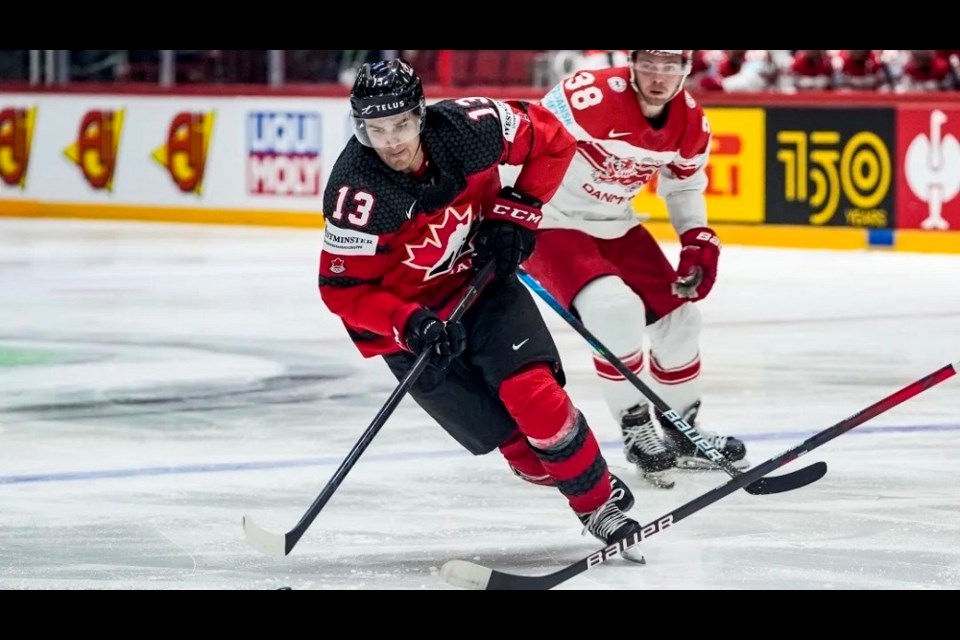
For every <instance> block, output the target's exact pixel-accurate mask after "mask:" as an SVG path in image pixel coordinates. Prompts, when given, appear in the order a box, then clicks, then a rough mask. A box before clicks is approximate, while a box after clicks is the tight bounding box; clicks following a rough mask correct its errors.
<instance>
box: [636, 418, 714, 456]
mask: <svg viewBox="0 0 960 640" xmlns="http://www.w3.org/2000/svg"><path fill="white" fill-rule="evenodd" d="M714 435H716V434H714ZM623 442H624V444H625V445H626V447H627V448H628V449H630V448H632V447H633V445H635V444H636V445H638V446H639V447H640V450H641V451H643V452H644V453H646V454H651V455H653V454H657V453H663V452H664V451H666V447H664V446H663V441H662V440H660V436H659V435H657V430H656V428H655V427H654V426H653V422H647V423H646V424H641V425H639V426H636V427H633V426H625V427H624V428H623Z"/></svg>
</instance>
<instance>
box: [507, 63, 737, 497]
mask: <svg viewBox="0 0 960 640" xmlns="http://www.w3.org/2000/svg"><path fill="white" fill-rule="evenodd" d="M691 53H692V52H691V50H681V49H677V50H664V49H660V50H636V51H631V54H630V60H631V62H630V66H628V67H619V68H612V69H603V70H597V71H581V72H579V73H576V74H574V75H573V76H571V77H569V78H567V79H565V80H563V81H562V82H561V83H560V84H559V85H557V86H556V87H554V88H553V89H552V90H551V91H550V92H549V93H548V94H547V95H546V97H545V98H544V99H543V100H542V101H541V104H543V106H545V107H546V108H547V109H549V110H550V111H552V112H553V113H554V114H555V115H556V116H557V117H558V118H559V119H560V121H561V122H563V123H564V125H565V126H566V128H567V129H568V130H569V131H570V132H571V133H573V135H574V136H575V137H576V138H577V154H576V156H575V157H574V160H573V162H572V163H571V164H570V166H569V168H568V169H567V173H566V176H565V177H564V179H563V183H562V185H561V186H560V188H559V190H558V191H557V193H556V195H555V196H554V198H553V199H552V200H551V201H550V202H549V203H548V204H547V205H545V206H544V208H543V212H544V221H543V223H541V225H540V229H541V230H540V232H539V233H538V236H537V247H536V250H535V251H534V253H533V255H532V257H531V258H530V259H529V260H528V261H527V263H526V264H525V268H526V269H527V270H528V271H529V272H530V274H531V275H532V276H533V277H535V278H536V279H537V280H539V281H540V283H541V284H542V285H543V286H544V287H545V288H546V289H547V290H548V291H549V292H550V293H551V294H552V295H553V296H554V297H555V298H556V299H557V300H558V301H559V302H560V303H561V304H563V305H565V306H566V307H567V308H569V309H570V310H571V311H572V312H574V313H576V314H577V315H578V316H579V317H580V319H581V321H582V322H583V324H584V326H585V327H586V328H587V329H588V330H589V331H590V332H591V333H593V334H594V335H595V336H596V337H597V339H598V340H599V341H600V342H601V343H603V344H604V345H605V346H606V347H607V348H608V349H609V350H610V351H611V352H612V353H613V354H614V355H616V356H617V357H618V358H619V359H620V360H621V361H622V362H623V363H624V364H625V365H626V366H627V367H629V368H630V370H631V371H633V372H634V373H636V374H637V375H640V374H641V372H642V371H643V370H644V369H645V368H648V369H649V373H650V378H651V382H650V386H651V388H652V389H653V390H654V391H655V392H656V393H657V395H659V396H660V397H661V398H663V399H664V400H665V401H666V403H667V404H668V405H670V406H671V407H673V408H674V409H676V410H677V411H678V412H680V413H681V415H683V416H684V418H685V419H686V420H687V422H689V423H691V424H694V425H696V419H697V412H698V411H699V409H700V346H699V341H700V323H701V320H700V313H699V311H698V309H697V307H696V306H695V304H694V303H695V302H697V301H700V300H703V299H704V298H706V297H707V295H709V293H710V290H711V289H712V288H713V285H714V281H715V279H716V277H717V264H718V261H719V257H720V246H721V245H720V240H719V239H718V238H717V234H716V233H714V231H713V230H712V229H711V228H710V227H708V226H707V211H706V203H705V199H704V195H703V194H704V190H705V188H706V185H707V176H706V173H705V167H706V164H707V158H708V155H709V148H710V126H709V123H708V121H707V118H706V115H705V114H704V112H703V109H702V108H701V107H700V106H699V105H697V103H696V102H695V101H694V100H693V98H692V97H691V96H690V95H689V94H688V93H687V92H686V91H684V90H683V83H684V79H685V78H686V76H687V75H688V74H689V72H690V66H691V59H690V56H691ZM658 173H659V176H660V178H659V187H658V194H659V195H660V196H661V197H663V198H664V199H665V200H666V203H667V208H668V211H669V214H670V220H671V222H672V224H673V227H674V228H675V229H676V232H677V235H678V237H679V240H680V244H681V245H682V250H681V252H680V259H679V264H678V266H677V268H676V269H674V267H673V266H672V265H671V262H670V261H669V260H668V259H667V258H666V256H665V255H664V253H663V251H662V250H661V249H660V247H659V246H658V244H657V242H656V241H655V240H654V239H653V237H652V236H651V235H650V233H649V232H648V231H647V230H646V229H645V228H644V227H643V225H642V224H640V222H639V221H638V219H637V217H636V215H635V212H634V210H633V206H632V201H633V198H634V196H636V195H637V193H638V192H639V191H640V189H641V188H642V187H643V186H644V185H645V184H646V183H647V182H649V181H650V179H651V178H652V177H653V176H654V175H657V174H658ZM645 336H646V337H647V338H648V339H649V342H650V353H649V358H647V356H646V355H645V353H644V337H645ZM648 365H649V366H648ZM594 366H595V368H596V371H597V374H598V375H599V377H600V378H601V384H602V386H603V391H604V394H605V398H606V401H607V404H608V406H609V408H610V410H611V412H612V413H613V415H614V417H615V419H616V420H617V422H618V423H619V424H620V428H621V431H622V434H623V441H624V451H625V454H626V457H627V460H628V461H630V462H631V463H634V464H636V465H638V467H639V469H640V471H641V472H642V474H643V475H644V477H646V478H647V479H648V480H650V481H651V482H652V483H653V484H655V485H657V486H661V487H665V488H670V487H672V486H673V485H674V479H673V474H672V473H671V471H672V469H673V468H674V467H675V466H678V465H679V466H681V467H687V468H716V465H715V464H714V463H713V462H711V461H709V460H708V459H707V458H706V457H705V456H703V455H702V453H701V452H700V451H699V450H698V449H697V447H696V446H695V445H693V444H692V443H691V442H690V440H689V439H688V438H686V437H685V436H684V435H683V434H682V433H680V432H679V431H677V430H675V429H674V428H673V427H672V425H669V424H667V423H666V421H662V422H663V423H664V424H663V425H662V428H663V435H664V438H665V440H666V442H664V438H661V435H660V432H659V431H658V430H657V429H656V426H655V416H653V415H651V409H650V406H649V403H648V402H647V401H646V399H645V398H644V397H643V395H642V394H641V393H640V391H638V390H637V389H636V388H635V387H634V386H633V385H632V384H631V383H630V382H629V381H628V380H626V379H625V378H624V376H623V375H621V374H620V373H619V372H618V371H617V370H616V369H615V368H614V367H612V366H611V365H610V364H609V363H608V362H607V361H606V360H605V359H604V358H603V357H602V356H600V355H596V356H594ZM700 431H701V433H702V434H703V435H704V436H706V437H708V438H709V442H710V443H711V444H712V445H713V446H714V447H715V448H716V449H718V450H720V451H722V452H723V453H724V454H725V455H726V456H727V457H728V458H729V459H730V460H731V461H733V462H735V463H736V464H738V466H744V465H746V459H745V455H746V447H745V446H744V444H743V443H742V442H741V441H740V440H738V439H736V438H733V437H724V436H720V435H717V434H715V433H710V432H705V431H703V430H702V429H700Z"/></svg>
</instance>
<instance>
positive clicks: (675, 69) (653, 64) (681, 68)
mask: <svg viewBox="0 0 960 640" xmlns="http://www.w3.org/2000/svg"><path fill="white" fill-rule="evenodd" d="M633 68H634V69H635V70H636V72H637V73H642V74H645V75H663V76H685V75H687V73H689V72H690V64H689V63H687V62H680V61H677V62H662V61H659V60H649V59H646V58H637V60H636V62H634V63H633Z"/></svg>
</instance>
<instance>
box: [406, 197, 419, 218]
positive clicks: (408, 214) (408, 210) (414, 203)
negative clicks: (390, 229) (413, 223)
mask: <svg viewBox="0 0 960 640" xmlns="http://www.w3.org/2000/svg"><path fill="white" fill-rule="evenodd" d="M416 206H417V201H416V200H414V201H413V204H411V205H410V208H409V209H407V220H412V219H413V209H414V207H416Z"/></svg>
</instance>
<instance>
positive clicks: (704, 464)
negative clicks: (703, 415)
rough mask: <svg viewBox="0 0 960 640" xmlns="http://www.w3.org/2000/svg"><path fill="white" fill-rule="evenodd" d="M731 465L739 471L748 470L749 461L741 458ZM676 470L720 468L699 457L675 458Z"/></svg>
mask: <svg viewBox="0 0 960 640" xmlns="http://www.w3.org/2000/svg"><path fill="white" fill-rule="evenodd" d="M732 464H733V466H734V467H736V468H737V469H740V470H741V471H743V470H744V469H749V468H750V461H749V460H747V459H746V458H743V459H742V460H736V461H734V462H732ZM677 469H682V470H684V471H721V469H720V467H719V466H717V465H716V464H715V463H713V462H711V461H710V460H707V459H705V458H701V457H699V456H690V457H684V456H679V457H677Z"/></svg>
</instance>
